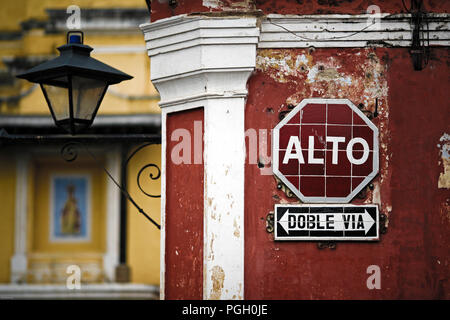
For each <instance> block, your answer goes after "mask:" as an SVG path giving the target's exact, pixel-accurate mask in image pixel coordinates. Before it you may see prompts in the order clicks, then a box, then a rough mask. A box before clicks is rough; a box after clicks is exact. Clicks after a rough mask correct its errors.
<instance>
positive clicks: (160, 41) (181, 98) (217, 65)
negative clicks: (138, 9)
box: [140, 15, 259, 108]
mask: <svg viewBox="0 0 450 320" xmlns="http://www.w3.org/2000/svg"><path fill="white" fill-rule="evenodd" d="M140 27H141V29H142V31H143V32H144V38H145V41H146V45H147V49H148V55H149V57H150V63H151V80H152V82H153V84H154V85H155V86H156V88H157V89H158V91H159V93H160V96H161V101H160V106H161V107H162V108H165V107H170V106H174V105H180V104H183V103H186V102H192V101H199V100H202V99H211V98H218V97H225V98H227V97H245V96H246V95H247V88H246V83H247V79H248V77H249V76H250V74H251V73H252V71H253V70H254V68H255V63H256V58H255V57H256V46H257V44H258V41H259V28H258V27H257V19H256V18H254V17H244V18H243V17H205V16H187V15H180V16H175V17H170V18H166V19H161V20H158V21H156V22H153V23H146V24H143V25H141V26H140Z"/></svg>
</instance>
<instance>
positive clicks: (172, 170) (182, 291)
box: [162, 108, 204, 300]
mask: <svg viewBox="0 0 450 320" xmlns="http://www.w3.org/2000/svg"><path fill="white" fill-rule="evenodd" d="M194 121H201V122H203V109H201V108H199V109H195V110H193V111H192V110H189V111H185V112H178V113H174V114H169V115H168V117H167V136H166V137H167V150H166V159H167V168H166V185H167V186H168V188H170V192H167V199H166V213H165V216H166V221H165V224H166V235H165V239H163V240H162V241H165V248H167V249H166V250H165V263H166V267H165V275H164V277H165V281H164V283H165V290H164V294H165V299H169V300H172V299H202V298H203V181H204V177H203V165H202V164H184V163H182V164H175V163H174V161H172V160H171V159H172V154H174V155H175V156H178V155H180V156H186V154H183V151H181V154H180V153H179V151H180V150H179V147H178V149H175V148H176V145H177V144H178V140H180V141H184V142H185V143H187V144H189V142H187V140H184V139H185V138H186V137H180V136H179V135H178V134H177V133H176V132H175V134H174V131H175V130H177V129H183V130H188V131H189V132H190V134H191V136H192V137H193V136H194ZM172 137H173V141H172ZM191 151H192V152H193V151H194V150H193V149H192V150H191ZM188 156H189V157H190V159H192V161H193V159H194V155H193V154H191V155H188ZM189 163H192V162H190V161H189ZM180 262H181V263H180Z"/></svg>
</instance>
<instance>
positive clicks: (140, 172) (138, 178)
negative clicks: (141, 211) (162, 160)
mask: <svg viewBox="0 0 450 320" xmlns="http://www.w3.org/2000/svg"><path fill="white" fill-rule="evenodd" d="M147 168H156V170H157V174H156V176H154V175H153V172H150V174H149V177H150V179H152V180H158V179H159V177H161V170H160V169H159V167H158V166H157V165H156V164H153V163H149V164H146V165H145V166H143V167H142V168H141V170H139V172H138V175H137V185H138V187H139V190H141V192H142V193H143V194H145V195H146V196H148V197H150V198H161V195H160V194H159V195H153V194H150V193H147V192H145V191H144V189H143V188H142V186H141V180H140V177H141V174H142V173H143V172H144V171H145V170H146V169H147Z"/></svg>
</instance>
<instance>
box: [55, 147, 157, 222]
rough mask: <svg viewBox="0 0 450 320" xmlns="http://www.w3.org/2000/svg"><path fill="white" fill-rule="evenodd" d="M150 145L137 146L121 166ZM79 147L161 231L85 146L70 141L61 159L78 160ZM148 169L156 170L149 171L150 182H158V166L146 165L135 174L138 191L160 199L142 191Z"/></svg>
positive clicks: (62, 150) (63, 148)
mask: <svg viewBox="0 0 450 320" xmlns="http://www.w3.org/2000/svg"><path fill="white" fill-rule="evenodd" d="M152 144H153V143H146V144H143V145H141V146H139V147H138V148H137V149H136V150H134V151H133V152H132V153H131V154H130V156H129V157H128V158H127V159H126V160H125V161H123V163H122V166H127V165H128V163H129V161H130V160H131V159H132V158H133V156H134V155H135V154H136V153H138V152H139V151H140V150H142V149H143V148H145V147H147V146H149V145H152ZM80 146H81V147H83V148H84V149H85V150H86V152H87V153H88V154H89V155H90V156H91V157H92V158H93V159H94V160H95V162H96V163H97V164H98V165H99V166H100V167H101V168H102V169H103V171H105V173H106V174H107V175H108V177H109V178H110V179H111V180H112V181H113V182H114V184H115V185H116V186H117V187H118V188H119V189H120V191H121V192H122V193H123V194H124V195H125V197H126V198H127V199H128V200H129V201H130V202H131V203H132V204H133V205H134V206H135V207H136V209H137V210H138V211H139V212H140V213H141V214H143V215H144V216H145V217H146V218H147V219H148V220H149V221H150V222H152V223H153V224H154V225H155V226H156V227H157V228H158V229H161V226H160V225H159V224H158V223H156V222H155V221H154V220H153V219H152V218H151V217H150V216H148V215H147V214H146V213H145V212H144V210H143V209H142V208H141V207H139V206H138V204H137V203H136V201H134V199H133V198H132V197H131V195H130V194H129V192H128V191H127V190H126V189H125V188H124V187H123V186H122V185H120V184H119V183H118V182H117V181H116V180H115V179H114V177H113V176H112V175H111V173H109V171H108V170H107V169H106V168H105V167H104V166H103V164H102V163H101V162H100V161H99V160H98V159H97V157H96V156H95V155H94V154H93V153H92V152H91V151H90V150H89V148H88V147H87V146H86V145H85V144H83V143H81V142H79V141H71V142H68V143H66V144H64V145H63V146H62V148H61V151H60V154H61V157H62V158H63V159H64V160H65V161H67V162H73V161H75V160H76V159H77V158H78V148H79V147H80ZM149 168H153V170H154V169H156V173H155V172H154V171H151V172H150V173H149V175H148V176H149V177H150V179H151V180H158V179H159V178H160V177H161V169H160V168H159V167H158V165H156V164H154V163H149V164H146V165H144V166H143V167H142V168H141V169H140V170H139V172H138V174H137V185H138V188H139V190H141V192H142V193H144V194H145V195H146V196H148V197H151V198H160V197H161V195H160V194H159V195H153V194H150V193H148V192H146V191H144V189H143V187H142V185H141V181H140V178H141V175H142V174H143V173H144V171H145V170H147V169H149ZM149 170H151V169H149Z"/></svg>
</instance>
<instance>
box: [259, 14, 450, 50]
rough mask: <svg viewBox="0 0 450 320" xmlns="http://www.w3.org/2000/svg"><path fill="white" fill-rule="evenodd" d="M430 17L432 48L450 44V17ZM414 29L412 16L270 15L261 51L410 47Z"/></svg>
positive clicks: (264, 21)
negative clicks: (312, 48) (266, 49)
mask: <svg viewBox="0 0 450 320" xmlns="http://www.w3.org/2000/svg"><path fill="white" fill-rule="evenodd" d="M427 18H428V23H429V24H428V25H429V39H430V45H432V46H448V45H450V32H449V30H450V14H447V13H429V14H427ZM374 19H377V20H374ZM374 22H375V23H374ZM412 29H413V26H412V25H411V15H410V14H395V15H392V14H386V13H383V14H380V15H379V16H375V15H369V14H363V15H347V14H343V15H302V16H300V15H279V14H269V15H268V16H267V17H266V18H265V19H264V20H263V21H262V23H261V35H260V41H259V44H258V48H307V47H318V48H320V47H327V48H332V47H336V48H345V47H354V48H356V47H367V46H388V47H389V46H394V47H409V46H411V35H412ZM425 30H426V26H425ZM424 37H425V39H426V32H425V33H424Z"/></svg>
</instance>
